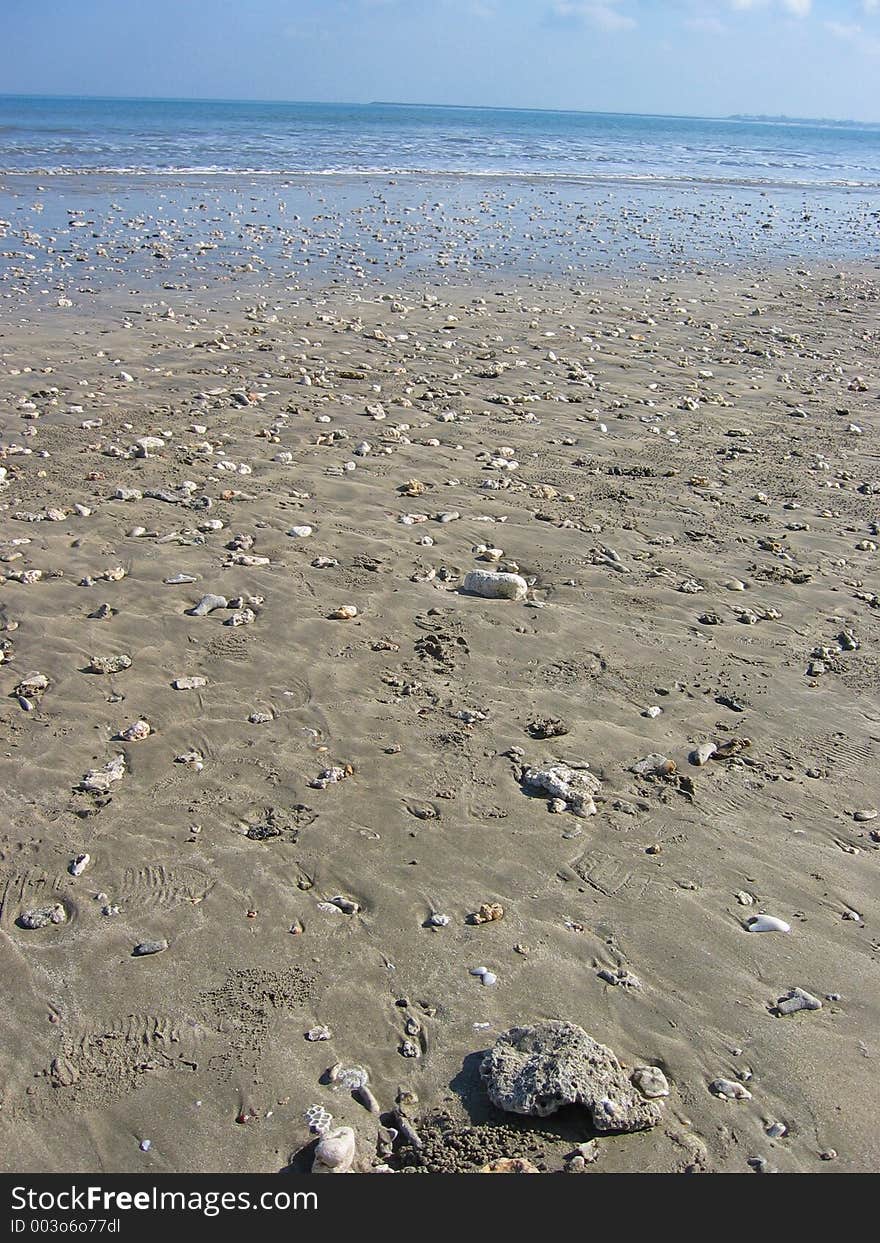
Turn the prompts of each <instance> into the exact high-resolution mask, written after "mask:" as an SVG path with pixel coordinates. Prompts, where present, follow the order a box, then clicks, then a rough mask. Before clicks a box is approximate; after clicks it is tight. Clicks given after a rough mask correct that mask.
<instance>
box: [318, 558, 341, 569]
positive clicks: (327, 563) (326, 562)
mask: <svg viewBox="0 0 880 1243" xmlns="http://www.w3.org/2000/svg"><path fill="white" fill-rule="evenodd" d="M335 565H339V562H338V561H337V560H336V558H335V557H315V559H314V561H313V562H312V569H313V570H332V569H333V567H334V566H335Z"/></svg>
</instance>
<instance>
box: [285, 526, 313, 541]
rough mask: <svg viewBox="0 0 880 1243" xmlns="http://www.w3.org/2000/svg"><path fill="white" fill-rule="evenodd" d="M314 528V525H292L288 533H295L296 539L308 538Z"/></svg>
mask: <svg viewBox="0 0 880 1243" xmlns="http://www.w3.org/2000/svg"><path fill="white" fill-rule="evenodd" d="M312 530H313V528H312V527H291V528H290V530H289V531H288V532H287V534H288V535H293V536H294V537H295V538H296V539H308V537H309V536H310V535H311V533H312Z"/></svg>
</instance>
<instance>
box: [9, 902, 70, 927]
mask: <svg viewBox="0 0 880 1243" xmlns="http://www.w3.org/2000/svg"><path fill="white" fill-rule="evenodd" d="M15 922H16V923H17V924H18V926H19V928H29V929H34V928H48V926H49V924H66V923H67V911H66V910H65V908H64V905H63V903H61V902H56V903H54V905H52V906H43V907H38V908H35V909H34V910H30V911H22V913H21V914H20V915H19V917H18V919H17V920H16V921H15Z"/></svg>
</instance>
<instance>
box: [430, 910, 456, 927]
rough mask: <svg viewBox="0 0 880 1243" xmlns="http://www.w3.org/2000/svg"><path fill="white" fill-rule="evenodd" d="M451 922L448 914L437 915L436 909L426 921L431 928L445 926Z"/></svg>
mask: <svg viewBox="0 0 880 1243" xmlns="http://www.w3.org/2000/svg"><path fill="white" fill-rule="evenodd" d="M451 922H452V921H451V919H450V917H449V916H448V915H438V914H437V913H436V911H435V912H433V913H432V914H430V915H429V916H428V923H429V924H430V925H431V927H432V928H445V927H446V926H447V925H448V924H450V923H451Z"/></svg>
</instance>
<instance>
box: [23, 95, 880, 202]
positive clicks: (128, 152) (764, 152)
mask: <svg viewBox="0 0 880 1243" xmlns="http://www.w3.org/2000/svg"><path fill="white" fill-rule="evenodd" d="M245 171H246V172H249V173H252V174H272V173H282V174H298V175H313V176H322V175H323V176H327V175H329V174H340V173H342V174H353V175H366V174H370V173H374V174H375V173H382V174H405V173H409V174H418V173H422V174H430V175H442V174H458V175H463V176H476V175H483V176H486V175H491V176H503V177H508V178H511V177H523V176H531V177H553V178H558V177H570V178H586V179H592V178H595V179H601V180H603V181H607V180H610V181H617V180H620V181H624V182H626V181H637V182H638V181H654V180H667V181H668V180H673V181H678V182H684V183H691V184H694V183H696V184H699V183H709V184H719V183H720V184H728V185H732V186H736V185H743V184H749V185H754V184H756V183H757V184H767V185H771V186H779V187H782V186H791V187H797V186H819V185H825V186H847V185H849V186H857V187H865V188H869V187H876V188H878V189H880V127H869V126H846V125H823V124H818V123H791V122H786V123H773V122H749V121H736V120H706V119H699V118H689V117H654V116H628V115H618V114H601V113H576V112H530V111H517V110H512V109H511V110H509V109H488V108H485V109H484V108H437V107H427V106H426V107H413V106H408V105H406V106H404V105H386V104H369V105H347V104H308V103H302V104H300V103H291V104H285V103H241V102H207V101H174V100H106V99H75V98H71V99H61V98H38V97H33V98H31V97H15V96H5V97H3V96H0V173H33V174H38V175H42V176H48V175H50V174H53V173H56V174H57V173H60V172H67V173H87V172H105V173H123V172H125V173H129V174H134V175H138V174H141V175H146V174H154V175H155V174H158V173H161V174H183V173H199V174H202V175H206V174H212V173H215V174H220V173H224V172H245Z"/></svg>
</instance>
